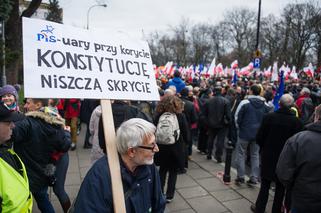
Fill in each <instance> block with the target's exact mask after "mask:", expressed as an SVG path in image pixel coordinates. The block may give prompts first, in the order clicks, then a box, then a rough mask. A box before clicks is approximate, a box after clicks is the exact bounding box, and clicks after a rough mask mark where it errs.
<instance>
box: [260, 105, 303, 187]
mask: <svg viewBox="0 0 321 213" xmlns="http://www.w3.org/2000/svg"><path fill="white" fill-rule="evenodd" d="M302 128H303V125H302V123H301V122H300V120H299V119H298V118H297V117H296V116H295V114H293V112H292V111H290V110H289V109H287V108H280V109H278V110H277V111H276V112H273V113H270V114H267V115H266V116H265V117H264V118H263V121H262V124H261V126H260V128H259V130H258V132H257V135H256V143H257V144H258V145H259V146H260V153H261V176H262V177H263V178H265V179H268V180H271V181H275V180H276V174H275V168H276V164H277V162H278V159H279V156H280V154H281V151H282V149H283V146H284V144H285V142H286V141H287V139H288V138H290V137H291V136H293V135H294V134H296V133H297V132H299V131H301V130H302Z"/></svg>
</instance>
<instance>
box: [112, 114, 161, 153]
mask: <svg viewBox="0 0 321 213" xmlns="http://www.w3.org/2000/svg"><path fill="white" fill-rule="evenodd" d="M155 130H156V127H155V125H154V124H152V123H150V122H148V121H145V120H144V119H141V118H132V119H129V120H128V121H125V122H124V123H122V124H121V125H120V127H119V128H118V130H117V134H116V146H117V151H118V152H119V153H120V154H124V153H126V151H127V150H128V149H129V148H131V147H137V146H141V145H142V144H143V142H144V140H146V138H149V137H151V136H152V135H154V134H155Z"/></svg>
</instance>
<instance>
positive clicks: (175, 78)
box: [172, 77, 183, 84]
mask: <svg viewBox="0 0 321 213" xmlns="http://www.w3.org/2000/svg"><path fill="white" fill-rule="evenodd" d="M172 81H173V82H175V83H176V84H179V83H181V82H182V81H183V80H182V79H181V78H179V77H174V78H173V79H172Z"/></svg>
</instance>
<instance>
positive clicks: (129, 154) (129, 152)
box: [127, 147, 136, 158]
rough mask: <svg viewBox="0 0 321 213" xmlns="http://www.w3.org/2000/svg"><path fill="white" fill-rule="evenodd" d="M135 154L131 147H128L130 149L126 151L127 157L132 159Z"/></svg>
mask: <svg viewBox="0 0 321 213" xmlns="http://www.w3.org/2000/svg"><path fill="white" fill-rule="evenodd" d="M135 153H136V150H135V149H134V148H133V147H130V148H128V149H127V155H128V156H129V157H130V158H133V157H134V156H135Z"/></svg>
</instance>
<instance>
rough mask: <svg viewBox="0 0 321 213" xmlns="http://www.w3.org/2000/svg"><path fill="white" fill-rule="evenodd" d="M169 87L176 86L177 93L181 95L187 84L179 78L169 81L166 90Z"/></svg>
mask: <svg viewBox="0 0 321 213" xmlns="http://www.w3.org/2000/svg"><path fill="white" fill-rule="evenodd" d="M169 86H175V87H176V93H180V92H181V91H182V89H184V88H185V86H186V85H185V82H184V81H183V80H182V79H181V78H179V77H174V78H173V79H171V80H169V82H168V83H167V85H166V88H168V87H169Z"/></svg>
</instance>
